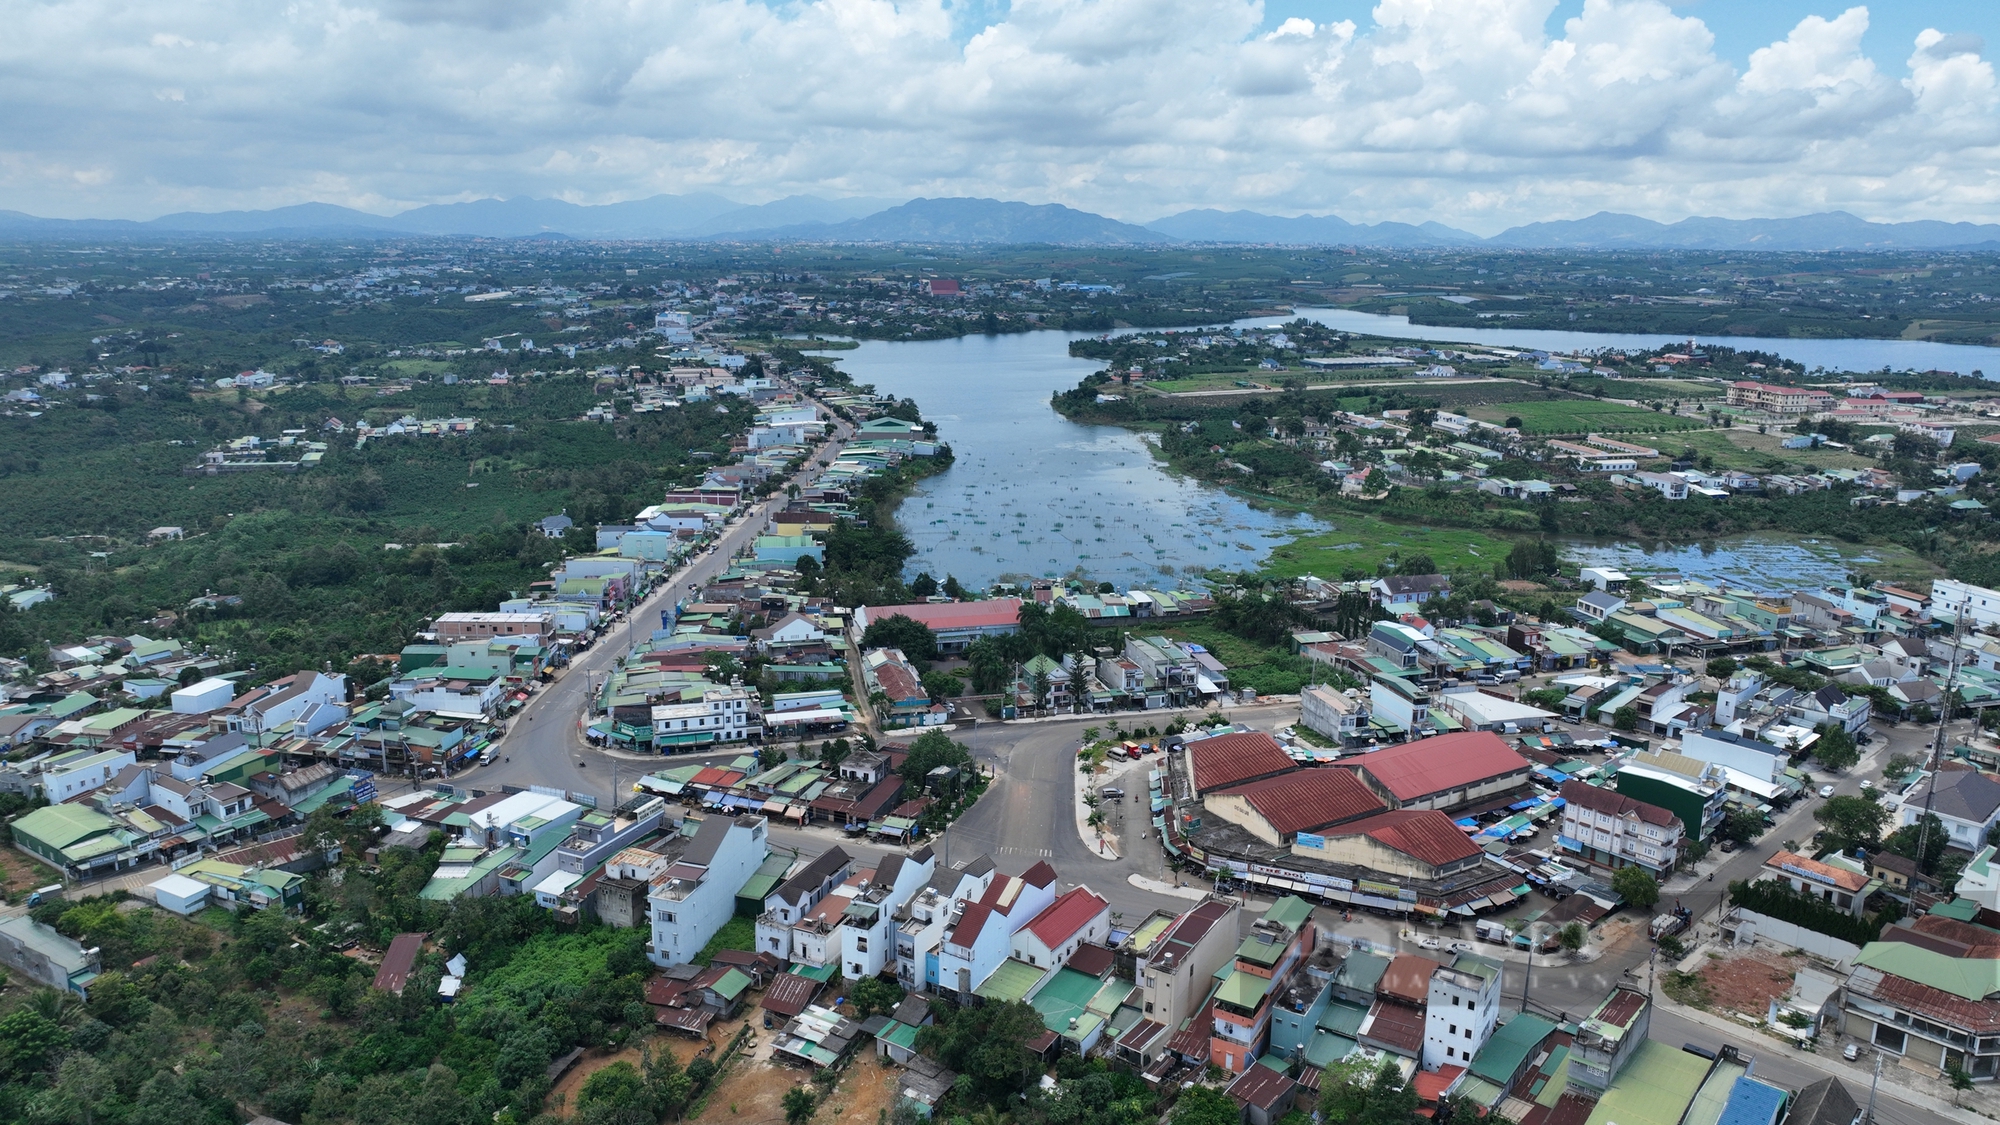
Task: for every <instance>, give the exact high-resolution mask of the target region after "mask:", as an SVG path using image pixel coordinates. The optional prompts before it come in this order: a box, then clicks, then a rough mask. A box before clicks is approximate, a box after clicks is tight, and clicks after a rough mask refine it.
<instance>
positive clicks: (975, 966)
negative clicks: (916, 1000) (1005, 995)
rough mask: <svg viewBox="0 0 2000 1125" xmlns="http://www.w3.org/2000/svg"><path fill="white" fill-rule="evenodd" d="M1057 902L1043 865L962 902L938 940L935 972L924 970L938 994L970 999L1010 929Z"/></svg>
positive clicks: (1009, 944)
mask: <svg viewBox="0 0 2000 1125" xmlns="http://www.w3.org/2000/svg"><path fill="white" fill-rule="evenodd" d="M1055 900H1056V870H1055V868H1053V867H1050V866H1049V865H1048V862H1047V861H1043V862H1040V863H1037V864H1035V865H1034V866H1033V867H1030V868H1028V869H1027V870H1026V871H1024V872H1022V873H1021V874H1019V875H1006V876H1002V877H1001V878H998V879H995V880H993V882H992V883H991V884H989V885H988V886H987V888H986V893H985V894H982V895H980V896H979V899H978V900H977V901H975V902H970V903H967V904H966V906H965V909H964V911H963V912H961V913H960V914H959V916H958V918H957V919H956V920H955V921H953V922H952V923H951V924H950V926H949V927H948V928H947V929H946V930H945V933H944V937H943V939H942V940H940V941H939V942H938V950H937V956H936V960H937V969H936V971H935V972H934V973H933V972H930V971H928V970H927V971H926V974H925V975H926V976H927V977H931V978H934V979H935V980H936V982H937V990H938V991H939V992H941V993H946V994H949V995H951V996H953V997H954V998H956V999H960V1000H964V1001H968V1002H969V1001H970V1000H971V999H972V997H973V996H974V995H975V992H976V990H977V989H978V987H979V986H980V985H982V984H985V983H986V978H987V977H989V976H991V975H993V970H995V969H997V968H999V967H1000V963H1001V962H1002V961H1005V960H1006V959H1007V954H1008V953H1009V952H1010V951H1011V950H1012V948H1013V940H1014V931H1016V930H1019V929H1020V928H1021V927H1022V926H1025V925H1027V924H1028V920H1029V919H1031V918H1033V917H1035V916H1036V915H1037V914H1040V913H1041V912H1042V911H1044V910H1046V909H1048V906H1049V904H1050V903H1052V902H1054V901H1055Z"/></svg>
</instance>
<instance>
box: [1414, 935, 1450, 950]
mask: <svg viewBox="0 0 2000 1125" xmlns="http://www.w3.org/2000/svg"><path fill="white" fill-rule="evenodd" d="M1417 944H1418V945H1421V946H1423V947H1424V948H1425V949H1443V948H1444V939H1443V938H1435V937H1427V938H1424V939H1423V940H1421V941H1419V942H1417Z"/></svg>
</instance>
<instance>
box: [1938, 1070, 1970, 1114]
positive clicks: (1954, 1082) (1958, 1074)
mask: <svg viewBox="0 0 2000 1125" xmlns="http://www.w3.org/2000/svg"><path fill="white" fill-rule="evenodd" d="M1944 1077H1945V1081H1947V1082H1950V1083H1951V1104H1953V1105H1957V1104H1958V1098H1959V1095H1961V1094H1963V1093H1965V1092H1966V1091H1967V1090H1970V1089H1972V1075H1971V1074H1970V1073H1969V1072H1967V1071H1966V1069H1965V1068H1964V1067H1962V1066H1948V1067H1945V1068H1944Z"/></svg>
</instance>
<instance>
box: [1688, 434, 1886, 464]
mask: <svg viewBox="0 0 2000 1125" xmlns="http://www.w3.org/2000/svg"><path fill="white" fill-rule="evenodd" d="M1792 436H1794V435H1792V434H1787V433H1777V432H1772V433H1766V434H1760V433H1758V432H1756V431H1755V430H1700V431H1697V432H1695V433H1689V434H1682V435H1680V436H1678V437H1676V438H1674V439H1673V441H1672V442H1668V443H1664V444H1663V445H1662V447H1661V449H1660V452H1661V453H1664V454H1673V453H1678V452H1680V447H1681V445H1688V446H1692V447H1694V450H1695V452H1696V453H1698V454H1707V455H1708V456H1710V457H1713V458H1714V459H1715V467H1716V468H1718V469H1742V470H1744V471H1745V472H1756V473H1768V472H1781V471H1783V470H1784V469H1795V470H1802V469H1803V467H1804V466H1806V465H1814V466H1817V467H1818V468H1821V469H1866V468H1870V467H1872V466H1873V465H1874V464H1875V462H1874V461H1873V460H1871V459H1869V458H1867V457H1863V456H1861V455H1860V454H1858V453H1853V452H1850V451H1848V450H1844V449H1826V448H1820V449H1786V448H1785V447H1784V444H1783V443H1784V440H1785V439H1786V438H1788V437H1792ZM1675 443H1678V444H1675Z"/></svg>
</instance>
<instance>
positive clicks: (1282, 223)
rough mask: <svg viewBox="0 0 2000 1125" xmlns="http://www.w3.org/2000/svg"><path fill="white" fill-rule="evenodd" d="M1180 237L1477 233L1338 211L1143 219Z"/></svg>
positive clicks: (1400, 237) (1303, 242)
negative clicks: (1365, 219) (1368, 220)
mask: <svg viewBox="0 0 2000 1125" xmlns="http://www.w3.org/2000/svg"><path fill="white" fill-rule="evenodd" d="M1146 229H1147V230H1153V231H1158V232H1160V233H1161V234H1166V235H1171V236H1173V237H1174V238H1177V239H1180V240H1182V241H1185V242H1253V243H1261V242H1269V243H1277V244H1279V245H1290V246H1471V245H1476V244H1477V243H1478V242H1479V236H1478V235H1476V234H1469V233H1467V232H1465V231H1462V230H1454V229H1452V228H1451V227H1448V226H1445V225H1444V224H1442V223H1425V224H1424V225H1423V226H1420V227H1413V226H1411V225H1410V224H1408V223H1375V224H1372V225H1370V224H1359V223H1350V222H1348V221H1347V220H1346V219H1343V218H1341V217H1340V216H1338V215H1300V216H1298V217H1297V218H1290V219H1287V218H1281V217H1279V216H1276V215H1263V214H1259V213H1258V212H1256V211H1216V210H1199V211H1182V212H1181V213H1180V214H1178V215H1169V216H1167V217H1166V218H1164V219H1158V220H1155V221H1153V222H1150V223H1147V224H1146Z"/></svg>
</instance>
